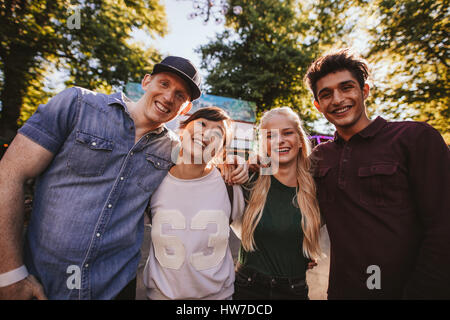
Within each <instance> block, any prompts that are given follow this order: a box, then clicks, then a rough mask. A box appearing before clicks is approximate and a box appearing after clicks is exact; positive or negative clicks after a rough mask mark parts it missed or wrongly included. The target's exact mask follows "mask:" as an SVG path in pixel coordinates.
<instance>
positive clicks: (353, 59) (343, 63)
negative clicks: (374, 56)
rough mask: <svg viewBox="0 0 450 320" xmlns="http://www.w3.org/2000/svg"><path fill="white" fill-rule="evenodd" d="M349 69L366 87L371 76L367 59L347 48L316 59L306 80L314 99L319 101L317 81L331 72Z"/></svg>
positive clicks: (362, 85)
mask: <svg viewBox="0 0 450 320" xmlns="http://www.w3.org/2000/svg"><path fill="white" fill-rule="evenodd" d="M342 70H348V71H350V72H351V74H352V75H353V76H354V77H355V78H356V80H357V81H358V83H359V86H360V87H361V89H362V88H363V87H364V84H365V82H366V80H367V79H368V77H369V74H370V72H369V67H368V65H367V61H366V60H364V59H363V58H361V57H360V56H358V55H357V54H355V53H354V52H352V50H351V49H349V48H345V49H341V50H339V51H336V52H331V53H328V54H326V55H324V56H322V57H320V58H318V59H317V60H315V61H314V62H313V63H312V64H311V66H310V67H309V68H308V71H307V72H306V75H305V78H304V81H305V82H306V84H307V85H308V87H309V88H310V90H311V91H312V93H313V95H314V99H315V100H316V101H317V92H316V90H317V81H319V80H320V79H321V78H323V77H325V76H326V75H328V74H329V73H334V72H337V71H342Z"/></svg>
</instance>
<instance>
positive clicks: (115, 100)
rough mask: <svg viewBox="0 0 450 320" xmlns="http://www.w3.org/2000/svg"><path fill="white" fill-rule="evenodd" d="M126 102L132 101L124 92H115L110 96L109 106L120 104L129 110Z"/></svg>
mask: <svg viewBox="0 0 450 320" xmlns="http://www.w3.org/2000/svg"><path fill="white" fill-rule="evenodd" d="M126 101H130V99H129V98H128V97H126V96H125V94H124V93H123V92H115V93H113V94H110V95H108V105H109V106H110V105H112V104H120V105H121V106H122V107H124V108H125V110H126V109H127V104H126Z"/></svg>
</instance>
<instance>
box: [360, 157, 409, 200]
mask: <svg viewBox="0 0 450 320" xmlns="http://www.w3.org/2000/svg"><path fill="white" fill-rule="evenodd" d="M399 174H400V173H399V172H398V164H397V163H394V162H392V163H373V164H370V165H368V166H364V167H360V168H359V169H358V177H359V179H360V186H361V187H360V189H359V199H360V201H361V203H363V204H365V205H370V206H376V207H387V206H393V205H400V204H402V203H403V196H402V190H401V188H400V187H399Z"/></svg>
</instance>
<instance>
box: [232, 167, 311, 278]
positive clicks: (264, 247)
mask: <svg viewBox="0 0 450 320" xmlns="http://www.w3.org/2000/svg"><path fill="white" fill-rule="evenodd" d="M295 193H296V188H295V187H288V186H286V185H284V184H282V183H281V182H279V181H278V180H277V179H276V178H275V177H274V176H271V182H270V189H269V193H268V194H267V201H266V205H265V207H264V210H263V214H262V217H261V220H260V221H259V223H258V225H257V226H256V229H255V233H254V239H255V243H256V249H255V251H253V252H246V251H245V250H244V248H243V247H242V246H241V248H240V250H239V262H240V263H241V264H242V265H244V266H247V267H250V268H253V269H255V270H257V271H259V272H261V273H264V274H267V275H271V276H278V277H292V278H294V277H295V278H300V277H305V275H306V265H307V259H306V258H305V257H304V256H303V253H302V243H303V232H302V228H301V225H300V221H301V213H300V209H298V208H296V207H294V205H293V203H292V199H293V198H294V196H295ZM295 203H297V201H296V199H295Z"/></svg>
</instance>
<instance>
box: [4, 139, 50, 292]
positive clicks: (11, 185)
mask: <svg viewBox="0 0 450 320" xmlns="http://www.w3.org/2000/svg"><path fill="white" fill-rule="evenodd" d="M52 159H53V153H51V152H50V151H48V150H47V149H45V148H43V147H41V146H40V145H39V144H37V143H36V142H34V141H32V140H30V139H29V138H27V137H25V136H23V135H21V134H18V135H17V136H16V137H15V138H14V140H13V141H12V143H11V145H10V146H9V148H8V150H7V151H6V153H5V155H4V156H3V158H2V160H1V161H0V203H1V206H0V257H2V259H0V274H2V273H5V272H8V271H11V270H14V269H16V268H18V267H20V266H22V265H23V259H22V245H23V244H22V233H23V222H24V184H25V181H26V180H27V179H30V178H34V177H36V176H38V175H39V174H40V173H41V172H43V171H44V170H45V169H46V168H47V166H48V165H49V164H50V162H51V161H52ZM33 297H37V298H43V297H44V296H43V292H42V288H40V286H39V284H38V283H37V282H36V281H35V279H34V278H33V277H32V276H30V277H28V278H26V279H24V280H22V281H19V282H17V283H15V284H12V285H9V286H7V287H3V288H0V299H5V298H13V299H14V298H17V299H30V298H33Z"/></svg>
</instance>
